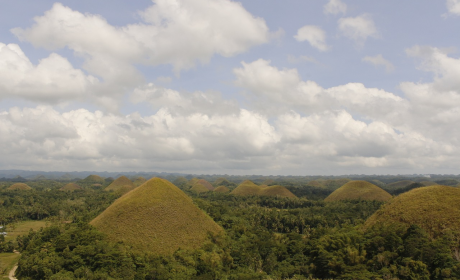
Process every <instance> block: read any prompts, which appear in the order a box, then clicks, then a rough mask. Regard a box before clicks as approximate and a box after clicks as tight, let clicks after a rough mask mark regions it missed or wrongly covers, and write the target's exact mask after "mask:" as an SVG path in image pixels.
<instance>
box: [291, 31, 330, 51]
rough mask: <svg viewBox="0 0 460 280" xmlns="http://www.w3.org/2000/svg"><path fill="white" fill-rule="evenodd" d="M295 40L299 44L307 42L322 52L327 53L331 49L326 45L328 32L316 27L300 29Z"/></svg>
mask: <svg viewBox="0 0 460 280" xmlns="http://www.w3.org/2000/svg"><path fill="white" fill-rule="evenodd" d="M294 38H295V39H296V40H297V41H299V42H304V41H307V42H308V43H310V45H311V46H312V47H314V48H316V49H318V50H320V51H327V50H328V49H329V48H330V47H329V46H328V45H327V44H326V32H324V30H322V29H321V28H320V27H318V26H315V25H305V26H303V27H301V28H299V30H297V34H296V35H295V36H294Z"/></svg>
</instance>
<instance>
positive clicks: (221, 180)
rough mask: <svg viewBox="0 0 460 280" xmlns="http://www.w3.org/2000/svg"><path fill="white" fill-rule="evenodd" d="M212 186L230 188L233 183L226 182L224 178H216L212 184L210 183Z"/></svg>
mask: <svg viewBox="0 0 460 280" xmlns="http://www.w3.org/2000/svg"><path fill="white" fill-rule="evenodd" d="M212 185H213V186H225V187H228V186H232V185H233V183H232V182H230V181H229V180H227V179H226V178H223V177H221V178H217V179H216V180H215V181H214V182H213V183H212Z"/></svg>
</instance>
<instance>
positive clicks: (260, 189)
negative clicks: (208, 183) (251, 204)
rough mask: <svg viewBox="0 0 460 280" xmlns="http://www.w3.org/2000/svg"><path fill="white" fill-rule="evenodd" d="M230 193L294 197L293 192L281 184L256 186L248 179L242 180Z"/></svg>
mask: <svg viewBox="0 0 460 280" xmlns="http://www.w3.org/2000/svg"><path fill="white" fill-rule="evenodd" d="M230 194H233V195H240V196H250V195H258V196H280V197H290V198H294V197H296V196H295V195H294V194H293V193H291V192H290V191H289V190H288V189H286V188H285V187H282V186H270V187H268V186H266V185H262V186H258V185H256V184H254V183H253V182H252V181H249V180H246V181H244V182H242V183H241V184H240V185H238V187H237V188H236V189H234V190H233V191H232V192H231V193H230Z"/></svg>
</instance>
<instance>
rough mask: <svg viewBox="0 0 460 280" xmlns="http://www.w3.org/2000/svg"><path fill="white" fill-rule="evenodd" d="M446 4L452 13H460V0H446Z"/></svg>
mask: <svg viewBox="0 0 460 280" xmlns="http://www.w3.org/2000/svg"><path fill="white" fill-rule="evenodd" d="M446 6H447V10H448V11H449V13H450V14H453V15H457V16H459V15H460V0H446Z"/></svg>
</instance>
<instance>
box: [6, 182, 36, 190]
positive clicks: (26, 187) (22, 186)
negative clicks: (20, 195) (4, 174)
mask: <svg viewBox="0 0 460 280" xmlns="http://www.w3.org/2000/svg"><path fill="white" fill-rule="evenodd" d="M31 189H32V188H31V187H30V186H29V185H27V184H24V183H15V184H12V185H11V186H9V187H8V188H7V190H31Z"/></svg>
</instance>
